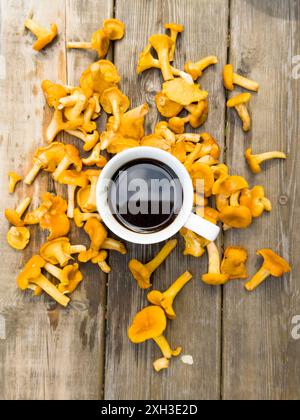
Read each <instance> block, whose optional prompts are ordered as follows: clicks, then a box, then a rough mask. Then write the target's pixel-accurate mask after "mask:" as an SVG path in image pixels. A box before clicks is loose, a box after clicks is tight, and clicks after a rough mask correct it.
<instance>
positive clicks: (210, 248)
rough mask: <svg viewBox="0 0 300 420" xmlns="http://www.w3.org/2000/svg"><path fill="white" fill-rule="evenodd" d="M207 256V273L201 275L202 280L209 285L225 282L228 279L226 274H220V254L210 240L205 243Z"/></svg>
mask: <svg viewBox="0 0 300 420" xmlns="http://www.w3.org/2000/svg"><path fill="white" fill-rule="evenodd" d="M207 252H208V258H209V268H208V273H207V274H204V275H203V276H202V281H203V282H204V283H206V284H209V285H211V286H219V285H222V284H225V283H227V282H228V280H229V276H228V274H221V271H220V254H219V250H218V247H217V245H216V244H215V243H214V242H210V243H209V244H208V245H207Z"/></svg>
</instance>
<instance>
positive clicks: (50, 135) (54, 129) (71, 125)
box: [46, 109, 83, 143]
mask: <svg viewBox="0 0 300 420" xmlns="http://www.w3.org/2000/svg"><path fill="white" fill-rule="evenodd" d="M82 122H83V120H82V118H80V117H79V118H77V119H75V120H72V121H64V120H63V113H62V111H61V110H59V109H55V111H54V113H53V117H52V120H51V122H50V124H49V126H48V128H47V130H46V139H47V140H48V142H49V143H51V142H52V141H53V140H54V139H55V137H56V136H57V135H58V133H60V132H61V131H66V130H75V129H76V128H79V127H80V126H81V125H82Z"/></svg>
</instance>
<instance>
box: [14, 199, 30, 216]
mask: <svg viewBox="0 0 300 420" xmlns="http://www.w3.org/2000/svg"><path fill="white" fill-rule="evenodd" d="M30 203H31V198H30V197H26V198H24V200H22V201H21V203H20V204H19V205H18V207H17V208H16V212H17V213H18V215H19V216H20V218H21V217H22V216H23V214H24V213H25V211H26V210H27V208H28V206H29V205H30Z"/></svg>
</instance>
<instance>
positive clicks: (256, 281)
mask: <svg viewBox="0 0 300 420" xmlns="http://www.w3.org/2000/svg"><path fill="white" fill-rule="evenodd" d="M270 275H271V274H270V271H269V270H267V269H265V268H264V267H262V268H261V269H260V270H259V271H258V272H257V273H256V274H255V276H254V277H253V278H252V279H251V280H250V281H249V282H248V283H246V284H245V288H246V289H247V290H248V291H249V292H252V291H253V290H254V289H256V288H257V287H258V286H259V285H260V284H261V283H263V282H264V281H265V280H266V278H268V277H269V276H270Z"/></svg>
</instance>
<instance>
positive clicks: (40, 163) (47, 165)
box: [24, 142, 65, 185]
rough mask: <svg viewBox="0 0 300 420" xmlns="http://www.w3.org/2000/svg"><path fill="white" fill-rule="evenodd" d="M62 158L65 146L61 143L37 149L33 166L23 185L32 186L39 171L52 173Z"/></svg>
mask: <svg viewBox="0 0 300 420" xmlns="http://www.w3.org/2000/svg"><path fill="white" fill-rule="evenodd" d="M64 156H65V145H64V144H63V143H59V142H53V143H51V144H50V145H49V146H47V147H41V148H38V149H37V150H36V151H35V153H34V156H33V166H32V168H31V169H30V171H29V172H28V174H27V175H26V177H25V179H24V182H25V184H27V185H30V184H32V183H33V181H34V180H35V178H36V177H37V175H38V173H39V172H40V170H41V169H44V170H45V171H47V172H54V171H55V169H56V168H57V166H58V165H59V163H60V162H61V161H62V160H63V158H64Z"/></svg>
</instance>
